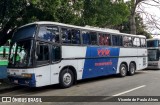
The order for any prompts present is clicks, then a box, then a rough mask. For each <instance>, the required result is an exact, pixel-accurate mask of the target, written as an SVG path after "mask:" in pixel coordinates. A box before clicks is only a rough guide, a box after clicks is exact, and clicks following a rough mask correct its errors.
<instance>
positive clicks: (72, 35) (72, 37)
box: [62, 28, 80, 44]
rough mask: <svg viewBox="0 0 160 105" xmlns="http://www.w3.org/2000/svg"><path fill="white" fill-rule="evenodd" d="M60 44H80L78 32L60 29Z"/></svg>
mask: <svg viewBox="0 0 160 105" xmlns="http://www.w3.org/2000/svg"><path fill="white" fill-rule="evenodd" d="M62 42H63V43H67V44H80V31H79V30H76V29H67V28H62Z"/></svg>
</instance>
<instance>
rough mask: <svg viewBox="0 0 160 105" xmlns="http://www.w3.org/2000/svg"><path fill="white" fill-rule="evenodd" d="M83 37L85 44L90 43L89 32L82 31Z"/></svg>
mask: <svg viewBox="0 0 160 105" xmlns="http://www.w3.org/2000/svg"><path fill="white" fill-rule="evenodd" d="M82 39H83V44H90V43H91V42H90V36H89V33H88V32H86V31H82Z"/></svg>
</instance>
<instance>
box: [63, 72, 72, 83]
mask: <svg viewBox="0 0 160 105" xmlns="http://www.w3.org/2000/svg"><path fill="white" fill-rule="evenodd" d="M71 81H72V76H71V74H70V73H65V74H64V76H63V83H64V84H65V85H69V84H70V83H71Z"/></svg>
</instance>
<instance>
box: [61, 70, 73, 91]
mask: <svg viewBox="0 0 160 105" xmlns="http://www.w3.org/2000/svg"><path fill="white" fill-rule="evenodd" d="M73 81H74V77H73V72H72V71H71V70H70V69H68V68H67V69H64V70H63V71H62V72H61V73H60V77H59V84H60V86H61V88H68V87H71V86H72V85H73Z"/></svg>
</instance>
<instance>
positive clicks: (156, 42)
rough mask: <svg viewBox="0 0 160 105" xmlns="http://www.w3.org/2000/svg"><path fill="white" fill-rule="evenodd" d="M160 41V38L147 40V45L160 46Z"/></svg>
mask: <svg viewBox="0 0 160 105" xmlns="http://www.w3.org/2000/svg"><path fill="white" fill-rule="evenodd" d="M158 46H159V41H158V40H150V41H147V47H158Z"/></svg>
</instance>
